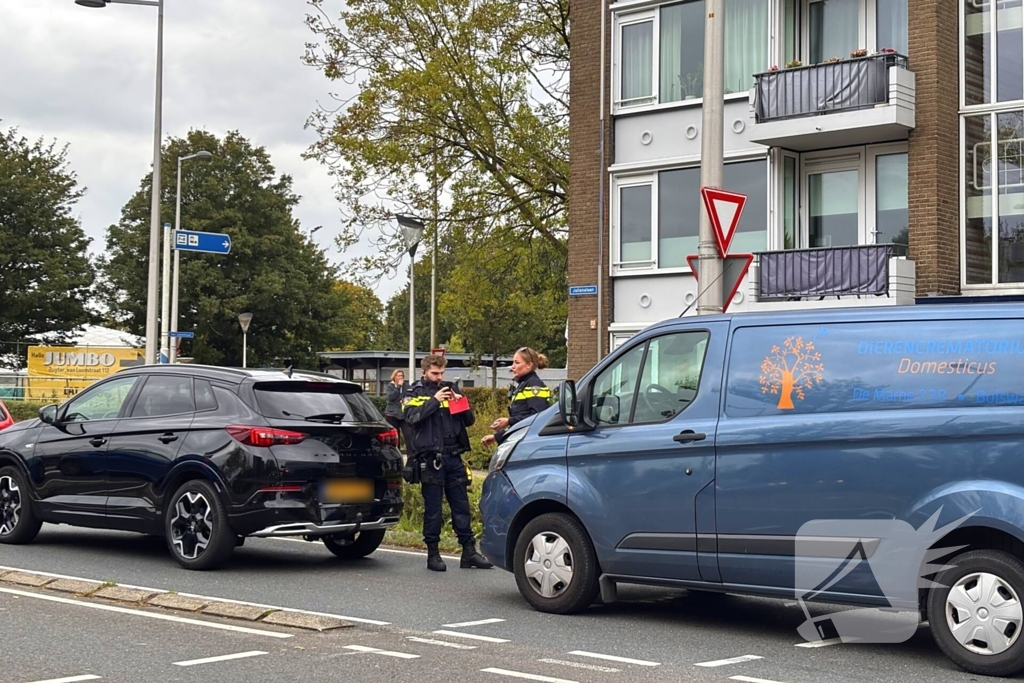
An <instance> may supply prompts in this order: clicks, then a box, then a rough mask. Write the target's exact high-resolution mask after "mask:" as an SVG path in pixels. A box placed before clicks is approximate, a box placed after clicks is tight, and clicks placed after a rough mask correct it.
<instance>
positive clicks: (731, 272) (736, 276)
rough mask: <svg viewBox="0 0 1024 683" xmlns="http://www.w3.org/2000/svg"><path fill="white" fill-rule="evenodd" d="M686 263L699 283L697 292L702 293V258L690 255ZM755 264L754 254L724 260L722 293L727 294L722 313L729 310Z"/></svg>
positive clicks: (723, 299) (729, 257) (727, 257)
mask: <svg viewBox="0 0 1024 683" xmlns="http://www.w3.org/2000/svg"><path fill="white" fill-rule="evenodd" d="M686 262H687V263H689V264H690V268H691V269H692V270H693V277H694V279H695V280H697V283H698V284H697V291H700V256H698V255H697V254H690V255H689V256H687V257H686ZM753 262H754V255H753V254H730V255H729V256H726V257H725V258H724V259H723V260H722V292H723V293H724V294H725V296H724V297H723V298H722V313H725V312H726V311H727V310H729V304H731V303H732V298H733V297H734V296H736V291H737V290H738V289H739V288H740V284H741V283H742V282H743V277H744V276H745V275H746V274H747V271H748V270H749V269H750V264H751V263H753ZM708 286H710V285H708Z"/></svg>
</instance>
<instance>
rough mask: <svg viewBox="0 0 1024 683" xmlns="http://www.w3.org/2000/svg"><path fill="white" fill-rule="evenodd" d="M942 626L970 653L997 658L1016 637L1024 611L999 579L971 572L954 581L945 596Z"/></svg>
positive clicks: (994, 575) (1004, 582) (1008, 585)
mask: <svg viewBox="0 0 1024 683" xmlns="http://www.w3.org/2000/svg"><path fill="white" fill-rule="evenodd" d="M946 624H947V625H948V626H949V630H950V632H951V633H952V634H953V636H954V637H955V638H956V639H957V641H959V643H960V645H962V646H963V647H964V648H966V649H967V650H969V651H970V652H973V653H975V654H979V655H998V654H1000V653H1002V652H1005V651H1006V650H1007V649H1009V648H1010V647H1011V646H1012V645H1013V644H1014V643H1015V642H1016V641H1017V638H1018V637H1019V636H1020V629H1021V626H1022V625H1024V608H1022V607H1021V602H1020V599H1019V597H1018V596H1017V593H1016V592H1015V591H1014V590H1013V587H1012V586H1010V584H1009V583H1007V582H1006V581H1005V580H1003V579H1002V578H1001V577H999V576H997V575H996V574H992V573H989V572H975V573H972V574H968V575H967V576H964V577H963V578H961V579H960V580H959V581H957V582H956V584H954V585H953V587H952V588H951V589H950V591H949V594H948V595H947V596H946Z"/></svg>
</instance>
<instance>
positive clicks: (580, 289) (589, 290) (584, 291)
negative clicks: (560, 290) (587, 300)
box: [569, 285, 597, 296]
mask: <svg viewBox="0 0 1024 683" xmlns="http://www.w3.org/2000/svg"><path fill="white" fill-rule="evenodd" d="M591 294H597V285H577V286H575V287H570V288H569V296H590V295H591Z"/></svg>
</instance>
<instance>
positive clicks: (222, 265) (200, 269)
mask: <svg viewBox="0 0 1024 683" xmlns="http://www.w3.org/2000/svg"><path fill="white" fill-rule="evenodd" d="M199 150H207V151H209V152H212V153H213V159H212V160H210V161H207V162H199V161H193V162H191V163H189V164H186V165H183V167H182V183H181V188H182V197H181V223H182V228H183V229H190V230H200V231H205V232H224V233H227V234H228V235H230V237H231V253H230V254H228V255H226V256H223V255H213V254H199V253H182V255H181V274H180V288H179V320H178V329H181V330H192V331H194V332H195V339H194V340H193V341H192V342H191V348H185V349H183V355H189V353H190V354H191V355H192V356H193V357H194V359H195V360H196V362H201V363H210V364H218V365H241V361H242V332H241V329H240V327H239V324H238V319H237V318H238V314H239V313H242V312H251V313H252V314H253V320H252V325H251V327H250V328H249V334H248V344H249V348H248V355H249V361H250V364H251V365H254V366H255V365H278V366H279V365H281V364H283V363H284V361H286V360H294V361H296V362H297V363H300V364H303V365H305V366H307V367H315V352H316V351H321V350H324V349H327V348H339V347H342V348H343V347H347V346H350V345H357V344H359V343H361V342H362V341H363V339H365V338H366V336H368V335H370V334H372V330H373V329H374V328H375V327H376V326H377V325H378V324H379V323H378V322H377V320H374V315H373V312H374V311H379V308H380V303H379V301H376V297H373V298H372V301H370V303H369V304H367V301H369V297H367V296H366V293H365V292H362V291H360V290H358V289H355V288H352V287H351V286H348V285H347V283H345V284H339V283H338V275H337V273H336V272H335V269H334V268H333V267H332V266H330V264H329V263H328V262H327V259H326V257H325V255H324V252H323V251H322V250H320V249H318V248H317V247H316V245H315V244H314V243H313V242H312V241H311V240H309V239H308V238H307V237H306V236H305V235H303V233H301V232H300V230H299V225H298V222H297V221H296V220H295V219H294V218H293V217H292V208H293V207H294V206H295V204H296V203H297V201H298V197H297V196H296V195H295V194H294V193H293V192H292V185H291V178H290V177H288V176H287V175H282V176H280V177H277V176H276V172H275V170H274V167H273V165H272V164H271V162H270V158H269V156H268V154H267V152H266V150H265V149H264V148H263V147H255V146H253V145H252V144H251V143H250V142H249V141H248V140H246V139H245V138H244V137H242V136H241V135H240V134H239V133H237V132H231V133H228V134H227V135H226V136H225V137H224V138H223V139H219V138H217V137H216V136H214V135H211V134H209V133H205V132H200V131H191V132H190V133H189V134H188V136H187V138H185V139H171V140H170V141H169V142H168V144H167V146H166V147H165V149H164V151H163V164H164V168H170V169H173V168H175V167H176V164H177V159H178V157H179V156H184V155H186V154H191V153H194V152H196V151H199ZM175 181H176V178H175V174H174V173H173V172H172V173H168V174H165V175H164V185H163V187H162V188H161V192H162V219H163V220H164V221H171V220H172V218H173V211H174V199H175V194H174V193H175ZM149 187H150V180H149V178H148V177H146V178H143V179H142V180H141V182H140V189H139V190H138V192H136V193H135V195H134V196H133V197H132V198H131V199H130V200H129V202H128V203H127V204H126V205H125V207H124V209H123V210H122V215H121V221H120V222H119V223H118V224H117V225H112V226H110V228H108V230H107V240H106V244H107V252H106V254H105V255H104V257H103V258H102V259H101V266H100V267H101V268H102V271H103V275H104V283H103V287H102V288H101V291H102V296H103V298H104V300H105V302H106V303H107V305H108V306H109V308H110V310H111V311H113V317H114V319H115V321H117V322H118V323H121V324H123V325H125V326H126V327H127V328H128V329H129V330H130V331H132V332H136V333H140V332H141V331H142V329H143V328H144V324H145V301H146V287H147V280H146V277H147V270H146V263H147V254H148V245H149V202H150V200H149ZM370 296H372V293H371V294H370ZM367 306H369V310H367ZM185 343H186V344H189V343H190V342H188V340H186V342H185Z"/></svg>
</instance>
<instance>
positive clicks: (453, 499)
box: [422, 455, 474, 545]
mask: <svg viewBox="0 0 1024 683" xmlns="http://www.w3.org/2000/svg"><path fill="white" fill-rule="evenodd" d="M425 457H426V461H427V473H426V474H425V475H424V479H423V483H422V486H423V542H424V543H437V542H439V541H440V540H441V522H442V519H441V503H442V498H443V497H444V496H447V497H448V507H449V508H451V511H452V528H453V529H455V535H456V536H458V538H459V544H460V545H465V544H466V543H469V542H470V541H473V540H474V538H473V529H472V527H471V526H470V520H471V517H470V511H469V494H468V493H467V491H466V485H467V483H468V478H467V476H466V466H465V464H463V462H462V458H460V457H459V456H457V455H443V456H441V468H440V469H436V468H435V467H434V463H435V457H434V456H433V455H428V456H425Z"/></svg>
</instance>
